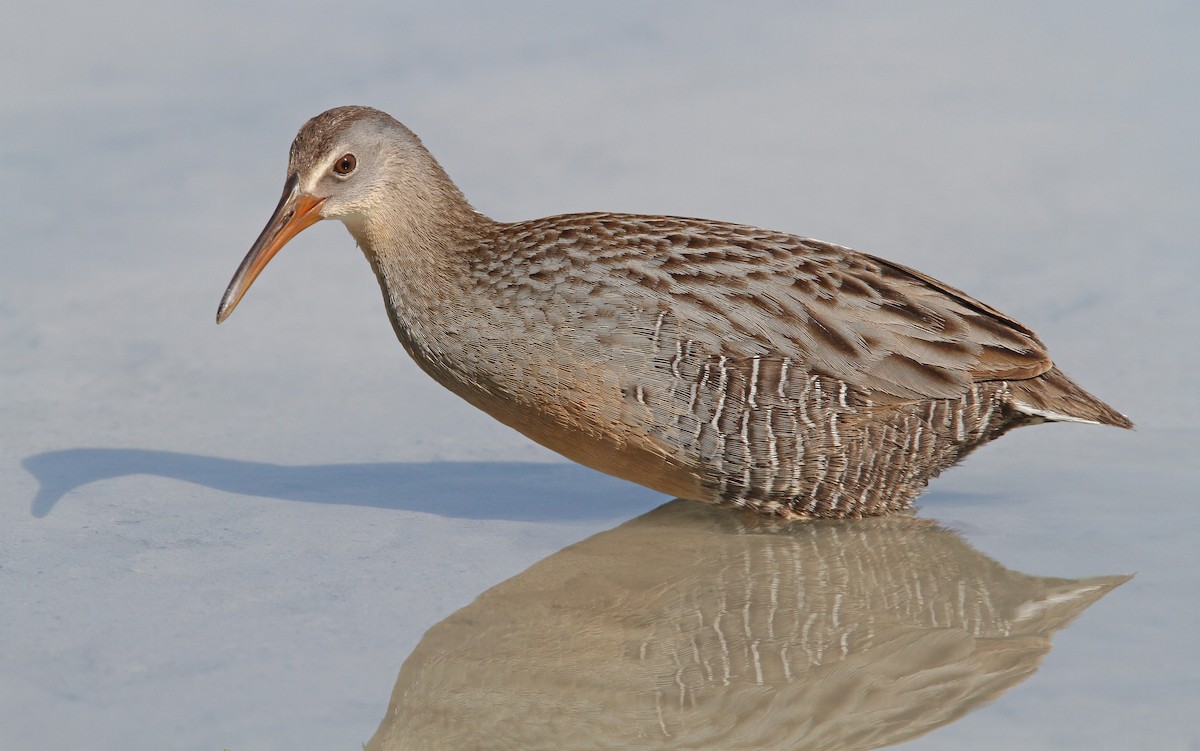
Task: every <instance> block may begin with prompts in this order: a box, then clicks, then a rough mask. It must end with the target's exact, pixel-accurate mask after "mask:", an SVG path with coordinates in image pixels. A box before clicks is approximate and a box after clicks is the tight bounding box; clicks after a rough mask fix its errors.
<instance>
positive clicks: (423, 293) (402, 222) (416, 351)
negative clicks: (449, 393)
mask: <svg viewBox="0 0 1200 751" xmlns="http://www.w3.org/2000/svg"><path fill="white" fill-rule="evenodd" d="M439 177H440V179H438V180H433V181H428V180H427V181H421V182H420V183H418V185H419V186H421V187H417V186H411V185H410V186H406V187H405V190H403V191H400V192H398V193H397V194H395V195H393V196H390V197H389V199H388V200H386V201H384V202H382V203H381V205H379V206H376V207H374V208H373V209H372V210H371V211H369V212H366V213H365V215H364V216H361V217H355V218H352V219H349V220H345V224H346V226H347V228H348V229H349V230H350V233H351V234H352V235H353V236H354V238H355V240H357V241H358V245H359V247H360V248H361V249H362V251H363V253H364V255H366V257H367V260H368V261H369V262H370V264H371V268H372V270H374V272H375V276H376V278H377V279H378V281H379V286H380V288H381V290H382V291H383V297H384V303H385V305H386V306H387V310H388V316H389V317H390V318H391V321H392V326H393V328H394V329H395V331H396V335H397V337H398V338H399V339H400V341H401V343H402V344H403V345H404V347H405V349H407V350H408V351H409V354H410V355H412V357H413V358H414V359H415V360H416V361H417V362H418V364H420V365H421V366H422V367H423V368H424V369H425V370H427V371H429V372H430V374H431V375H434V377H435V378H436V379H437V380H439V381H442V382H443V383H446V385H451V384H449V383H447V382H446V379H447V378H454V379H457V378H458V377H459V374H451V373H449V372H441V371H443V370H444V369H445V368H446V367H449V366H450V363H452V362H453V361H454V358H453V356H452V355H453V349H454V347H455V344H456V343H455V341H454V337H453V332H454V330H455V329H456V328H457V327H458V326H459V325H460V324H462V323H463V322H465V319H469V318H470V317H471V308H472V306H473V305H474V304H475V303H476V302H477V301H473V299H472V295H471V292H470V287H469V276H470V258H471V256H472V254H473V253H474V252H476V251H477V249H478V248H479V247H480V245H481V244H482V243H483V242H484V241H485V240H486V238H487V237H488V236H489V235H490V234H491V233H492V232H494V228H495V226H496V223H495V222H493V221H492V220H491V219H489V218H487V217H486V216H484V215H482V214H480V213H479V212H477V211H475V210H474V209H473V208H472V207H471V205H470V204H469V203H468V202H467V200H466V199H465V198H464V197H463V195H462V193H461V192H459V190H458V188H457V187H455V186H454V184H453V183H451V182H450V180H449V178H446V177H445V176H444V174H443V175H440V176H439ZM414 188H415V189H414ZM434 371H439V372H434ZM452 388H453V387H452Z"/></svg>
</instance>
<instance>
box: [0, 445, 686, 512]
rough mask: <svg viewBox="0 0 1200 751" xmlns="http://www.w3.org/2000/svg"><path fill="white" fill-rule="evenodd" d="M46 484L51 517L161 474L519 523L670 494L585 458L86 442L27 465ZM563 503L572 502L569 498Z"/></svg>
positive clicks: (261, 492)
mask: <svg viewBox="0 0 1200 751" xmlns="http://www.w3.org/2000/svg"><path fill="white" fill-rule="evenodd" d="M21 464H22V466H23V467H24V468H25V469H26V470H27V471H28V472H29V473H30V474H31V475H33V476H34V478H36V479H37V481H38V491H37V495H36V496H35V497H34V499H33V502H32V507H31V513H32V514H33V515H34V516H36V517H44V516H46V515H47V514H49V513H50V511H51V510H53V508H54V506H55V505H56V504H57V503H58V502H59V501H60V500H62V499H63V497H64V496H66V495H67V494H69V493H71V492H72V491H74V490H76V489H77V488H80V487H82V486H84V485H87V484H89V483H94V482H99V481H102V480H109V479H114V478H118V477H126V476H130V475H153V476H158V477H167V478H171V479H174V480H183V481H185V482H191V483H195V484H197V485H204V486H206V487H209V488H213V489H215V490H220V491H224V492H228V493H237V494H240V495H251V496H260V497H266V498H278V499H280V500H286V501H302V502H305V503H324V504H335V505H355V506H368V507H373V508H389V509H398V510H406V511H421V512H426V513H432V514H438V515H441V516H448V517H457V518H469V519H504V520H511V521H528V520H538V521H547V520H551V521H570V520H580V519H589V518H613V517H629V516H635V515H637V514H640V513H642V512H644V511H646V510H647V509H649V508H652V507H653V506H655V505H656V504H658V503H661V502H662V500H663V496H662V495H660V494H657V493H654V492H653V491H650V490H646V489H644V488H640V487H638V486H636V485H633V484H631V483H628V482H624V481H622V480H618V479H615V478H612V477H608V476H606V475H603V474H600V473H598V472H595V471H593V470H590V469H587V468H585V467H581V466H579V465H576V464H565V463H564V464H551V463H534V462H455V461H448V462H422V463H401V462H380V463H371V464H320V465H313V466H289V465H283V464H268V463H265V462H248V461H240V460H237V459H222V458H219V457H211V456H197V455H195V454H182V453H177V452H173V451H154V450H150V449H131V448H130V449H110V448H77V449H66V450H61V451H47V452H44V453H41V454H35V455H34V456H31V457H28V458H27V459H25V460H24V461H22V462H21ZM564 499H570V501H569V502H564Z"/></svg>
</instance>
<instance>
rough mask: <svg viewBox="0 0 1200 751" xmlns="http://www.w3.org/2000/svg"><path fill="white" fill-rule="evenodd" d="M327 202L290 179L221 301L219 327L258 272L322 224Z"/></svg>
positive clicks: (295, 179)
mask: <svg viewBox="0 0 1200 751" xmlns="http://www.w3.org/2000/svg"><path fill="white" fill-rule="evenodd" d="M324 201H325V199H323V198H313V197H312V196H307V195H304V194H303V193H301V192H300V182H299V179H298V178H297V177H296V176H295V175H292V176H291V177H289V178H288V181H287V183H285V184H284V186H283V198H280V199H279V205H278V206H276V207H275V213H274V214H272V215H271V219H270V221H268V222H267V226H266V227H264V228H263V231H262V234H261V235H259V236H258V239H257V240H255V241H254V245H252V246H250V252H249V253H247V254H246V257H245V258H243V259H242V265H241V266H238V270H237V272H236V273H234V275H233V279H231V280H230V281H229V287H228V288H226V290H225V296H224V297H222V298H221V304H220V305H219V306H218V307H217V323H221V322H222V321H224V320H225V319H226V318H228V317H229V314H230V313H232V312H233V309H234V308H236V307H237V304H238V303H239V302H241V299H242V296H243V295H245V294H246V290H248V289H250V285H251V284H253V283H254V280H255V279H256V278H257V277H258V274H259V272H261V271H262V270H263V269H264V268H266V265H267V263H268V262H269V261H270V260H271V259H272V258H273V257H274V256H275V254H276V253H278V252H279V250H280V248H282V247H283V246H284V245H287V242H288V240H291V239H292V238H293V237H295V236H296V235H298V234H300V232H301V231H302V230H304V229H305V228H307V227H311V226H312V225H314V224H316V223H317V222H319V221H321V213H320V211H319V209H320V208H321V204H322V203H324Z"/></svg>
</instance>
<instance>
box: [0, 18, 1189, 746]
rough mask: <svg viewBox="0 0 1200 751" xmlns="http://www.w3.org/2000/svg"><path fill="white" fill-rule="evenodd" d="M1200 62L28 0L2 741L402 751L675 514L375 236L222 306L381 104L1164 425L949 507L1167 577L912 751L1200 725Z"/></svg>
mask: <svg viewBox="0 0 1200 751" xmlns="http://www.w3.org/2000/svg"><path fill="white" fill-rule="evenodd" d="M1198 44H1200V11H1197V6H1195V4H1193V3H1186V2H1177V3H1170V2H1150V3H1139V4H1136V5H1135V4H1126V3H1116V2H1088V3H1084V2H1071V3H1058V4H1054V5H1053V6H1052V7H1051V6H1048V5H1047V4H1044V3H1032V2H1031V3H972V4H961V3H918V4H905V5H901V4H892V3H865V4H856V5H854V6H852V7H847V6H844V5H834V4H824V3H798V4H783V3H780V4H773V5H762V6H756V7H755V8H754V9H741V10H736V9H733V8H727V7H725V6H724V5H722V4H693V3H658V4H641V3H607V4H605V5H604V6H603V7H602V8H600V7H598V8H595V9H592V10H587V11H585V10H580V9H574V8H568V7H566V6H564V5H562V4H558V3H522V4H517V5H512V6H500V5H493V4H487V3H446V4H439V5H437V6H433V5H428V6H426V5H423V4H422V5H416V4H409V3H346V4H338V5H337V6H336V7H333V6H330V5H328V4H325V5H320V6H317V5H313V6H311V7H305V6H297V5H295V4H284V3H279V4H270V5H268V4H249V5H245V6H243V5H239V4H226V5H211V4H210V5H208V6H204V7H199V6H196V7H180V8H169V7H166V6H160V5H157V4H149V3H136V2H134V3H115V4H107V5H104V6H103V7H101V6H96V5H95V4H84V3H65V4H55V5H45V6H42V7H39V8H36V9H35V8H34V7H32V5H30V4H26V5H24V6H21V7H14V8H12V9H8V10H6V12H5V23H4V24H2V25H0V70H3V71H4V73H3V76H2V77H0V164H2V165H3V167H2V168H0V176H2V177H3V184H4V200H3V201H0V445H2V447H3V448H2V453H0V602H3V603H4V613H5V614H4V616H3V617H2V618H0V748H6V749H7V748H13V749H24V748H122V749H143V748H144V749H164V748H177V749H213V748H229V749H232V750H233V751H243V750H245V749H284V748H287V749H293V748H299V749H305V748H313V749H327V748H359V747H360V744H361V743H363V742H365V741H366V740H367V739H368V738H370V737H371V735H372V733H374V732H375V729H376V727H377V726H378V725H379V723H380V721H381V719H382V718H383V715H384V712H385V709H386V706H387V701H388V695H389V694H390V692H391V691H392V687H393V684H394V682H395V681H396V677H397V672H398V671H399V668H400V665H401V663H402V662H403V661H404V659H405V658H406V657H407V656H408V655H409V653H410V652H412V650H413V649H414V647H415V646H416V645H417V643H418V642H419V641H420V639H421V637H422V635H423V634H424V633H425V632H426V630H427V629H429V628H430V627H432V626H434V625H435V624H436V623H438V622H440V621H442V620H443V619H444V618H446V617H447V616H448V615H450V614H451V613H452V612H454V611H455V610H457V609H458V608H461V607H463V606H465V605H467V604H468V603H470V602H471V601H472V600H473V599H474V598H475V597H476V596H477V595H479V594H480V593H481V592H483V591H484V590H485V589H487V588H488V587H490V586H492V585H495V584H497V583H499V582H502V581H505V580H507V579H509V578H510V577H513V576H515V575H517V574H519V573H520V572H522V571H524V570H525V569H527V568H528V567H529V566H531V565H533V564H535V563H537V562H538V561H540V560H543V559H545V558H547V557H548V556H551V555H552V554H554V553H555V552H556V551H559V550H560V549H562V548H563V547H565V546H567V545H569V544H571V543H573V542H575V541H578V540H581V539H583V538H586V537H588V536H589V535H591V534H594V533H597V532H601V531H603V530H607V529H610V528H612V527H615V526H616V525H618V524H620V523H622V522H624V521H626V520H628V519H630V518H632V517H634V516H637V515H638V514H640V513H642V512H643V511H646V510H649V509H651V508H653V507H655V506H657V505H659V504H660V503H661V502H663V501H665V500H667V499H666V498H663V497H661V496H658V495H656V494H654V493H651V492H649V491H646V490H643V489H641V488H638V487H635V486H631V485H627V484H625V483H621V482H619V481H616V480H611V479H608V478H603V477H600V476H598V475H595V474H594V473H591V472H589V471H587V470H583V469H579V468H577V467H574V466H570V465H563V464H558V463H555V462H558V459H557V457H555V456H554V455H553V454H550V453H549V452H546V451H544V450H542V449H540V448H538V447H536V446H533V445H531V444H529V443H528V442H526V441H525V440H524V439H522V438H521V437H520V436H517V435H516V434H514V433H511V432H510V431H508V430H506V429H504V428H502V427H500V426H498V425H496V424H494V423H493V422H491V421H490V420H489V418H487V417H485V416H484V415H482V414H479V413H476V412H475V411H473V410H472V409H471V408H470V407H468V406H467V405H465V404H463V403H460V402H458V401H456V400H455V398H454V397H452V396H451V395H450V394H448V393H446V392H444V391H442V390H440V388H439V387H437V386H436V385H435V384H433V383H432V382H431V381H429V380H428V379H427V378H426V377H425V376H424V375H423V374H421V373H420V372H419V371H418V370H417V368H416V367H415V366H414V365H413V364H412V363H411V361H409V360H408V359H407V357H406V356H405V355H404V353H403V351H402V349H401V348H400V346H399V345H398V344H396V343H395V341H394V339H393V336H392V332H391V329H390V326H389V325H388V324H387V322H386V319H385V317H384V315H383V311H382V306H381V304H380V301H379V299H378V298H379V293H378V290H377V289H376V286H375V282H374V280H373V279H372V278H371V274H370V272H369V269H368V267H367V265H366V264H365V263H364V262H363V261H362V258H361V254H360V253H359V252H358V251H357V250H355V249H354V247H353V242H352V241H351V239H350V238H349V236H348V235H347V234H346V233H345V231H344V230H342V229H341V228H340V227H337V226H334V225H328V226H325V225H322V226H318V227H316V228H314V229H312V230H309V231H307V232H306V233H305V234H304V235H303V236H302V237H300V238H298V239H297V240H295V241H293V243H292V244H291V245H290V246H289V247H288V249H287V250H286V251H285V252H284V253H282V254H281V255H280V256H279V257H278V258H277V259H276V260H275V261H274V262H273V263H272V265H271V267H270V268H269V269H268V270H267V271H266V272H265V273H264V275H263V277H262V278H261V279H260V280H259V281H258V283H257V284H256V285H255V287H254V289H253V290H252V292H251V293H250V294H249V295H248V296H247V298H246V300H245V301H244V302H243V304H242V305H241V306H240V307H239V309H238V311H237V313H236V315H235V316H233V317H232V318H231V319H230V321H228V322H227V323H226V324H225V325H223V326H221V327H220V328H217V327H216V326H215V325H214V324H213V316H214V313H215V309H216V303H217V300H218V299H219V297H220V294H221V292H222V291H223V290H224V287H225V284H226V283H227V282H228V279H229V277H230V275H231V274H232V273H233V270H234V269H235V268H236V266H237V264H238V262H239V261H240V259H241V257H242V255H243V253H244V252H245V250H246V249H247V248H248V247H249V244H250V243H251V242H252V241H253V239H254V237H255V236H256V235H257V233H258V231H259V230H260V229H261V225H262V224H263V222H265V220H266V218H267V215H268V214H269V212H270V210H271V208H272V207H273V206H274V205H275V202H276V200H277V198H278V191H279V190H280V187H281V185H282V181H283V177H284V174H283V170H284V165H285V160H286V153H287V147H288V144H289V143H290V140H291V138H292V136H293V135H294V133H295V131H296V129H297V128H298V127H299V125H300V124H301V123H302V122H303V121H304V120H305V119H306V118H307V117H309V116H311V115H313V114H316V113H317V112H319V111H321V110H323V109H325V108H327V107H330V106H334V105H339V104H348V103H359V104H370V105H374V106H377V107H380V108H382V109H385V110H387V111H389V112H390V113H392V114H393V115H395V116H396V117H398V118H399V119H401V120H403V121H404V122H405V123H407V124H408V125H409V126H410V127H412V128H413V129H414V130H415V131H416V132H417V133H418V134H419V135H421V137H422V138H423V139H424V141H425V143H426V144H427V145H428V146H429V147H430V149H431V150H432V151H433V153H434V154H435V155H436V156H437V157H438V158H439V159H440V160H441V161H442V162H443V164H444V166H445V167H446V168H447V170H448V171H449V172H450V174H451V175H452V176H453V177H454V178H455V179H456V181H457V182H458V183H459V185H460V186H461V187H462V188H463V190H464V191H465V192H466V194H467V196H468V197H469V198H470V199H471V200H472V201H473V202H474V204H475V205H476V207H477V208H479V209H480V210H482V211H484V212H485V213H488V214H490V215H491V216H494V217H496V218H499V219H509V220H512V219H523V218H530V217H535V216H541V215H546V214H552V213H557V212H564V211H576V210H600V209H605V210H621V211H639V212H654V213H671V214H682V215H696V216H707V217H713V218H720V219H727V220H733V221H741V222H747V223H751V224H758V225H763V226H767V227H772V228H776V229H780V230H787V231H791V232H796V233H798V234H804V235H809V236H813V237H818V238H821V239H825V240H830V241H833V242H838V243H841V244H846V245H850V246H853V247H858V248H861V249H863V250H866V251H869V252H873V253H877V254H879V255H883V256H885V257H888V258H891V259H894V260H896V261H899V262H902V263H906V264H909V265H912V266H915V267H917V268H919V269H922V270H923V271H926V272H928V273H931V274H933V275H934V276H936V277H938V278H941V279H943V280H945V281H947V282H949V283H951V284H954V285H956V286H959V287H961V288H963V289H966V290H967V291H969V292H971V293H972V294H975V295H977V296H979V297H980V298H982V299H983V300H985V301H987V302H988V303H990V304H993V305H995V306H997V307H999V308H1000V309H1002V310H1004V311H1006V312H1008V313H1010V314H1012V315H1013V316H1015V317H1016V318H1018V319H1019V320H1021V321H1023V322H1025V323H1026V324H1028V325H1030V326H1031V327H1033V328H1034V329H1035V330H1036V331H1038V333H1039V334H1040V335H1041V336H1042V337H1043V339H1044V340H1045V341H1046V342H1047V343H1048V344H1049V346H1050V348H1051V351H1052V353H1053V354H1054V355H1055V358H1056V360H1057V362H1058V363H1059V364H1060V366H1061V367H1062V368H1063V369H1064V370H1065V371H1066V372H1067V373H1069V374H1070V375H1072V376H1073V377H1075V378H1077V379H1078V380H1079V381H1080V382H1081V383H1082V384H1084V385H1085V386H1086V387H1087V388H1089V389H1090V390H1092V391H1094V392H1095V393H1097V394H1098V395H1100V396H1102V397H1103V398H1105V399H1107V400H1108V401H1110V402H1111V403H1112V404H1114V405H1115V406H1116V407H1118V408H1119V409H1122V410H1124V411H1125V412H1127V413H1128V414H1129V415H1130V416H1131V417H1132V418H1133V419H1134V420H1135V421H1136V422H1137V423H1138V430H1137V432H1134V433H1129V432H1122V431H1117V430H1104V429H1100V428H1092V427H1084V426H1048V427H1039V428H1031V429H1028V430H1021V431H1018V432H1017V433H1014V434H1012V435H1010V436H1007V437H1005V438H1004V439H1002V440H1001V441H999V442H997V443H996V444H993V445H991V446H989V447H986V448H985V449H983V450H982V451H981V452H980V453H979V454H977V455H976V456H974V457H972V458H971V460H970V461H969V462H968V463H967V464H966V465H964V466H962V467H959V468H957V469H955V470H953V471H951V472H950V473H948V474H947V475H946V476H944V477H943V478H941V479H939V480H937V481H936V482H935V484H934V485H933V489H932V492H930V493H929V494H928V495H927V496H926V497H925V498H924V499H923V501H922V504H921V515H922V516H923V517H926V518H930V519H937V520H939V521H941V522H942V523H944V524H946V525H948V526H950V527H952V528H954V529H956V530H958V531H960V532H962V533H963V534H964V536H965V539H966V541H967V542H968V543H969V544H970V545H971V546H973V547H974V548H976V549H978V550H979V551H980V552H982V553H984V554H985V555H987V556H989V557H991V558H993V559H995V560H996V561H998V562H999V563H1000V564H1002V565H1003V566H1005V567H1007V568H1010V569H1013V570H1016V571H1021V572H1027V573H1031V574H1037V575H1043V576H1062V577H1073V578H1077V577H1088V576H1095V575H1103V574H1120V573H1134V574H1136V576H1135V578H1134V579H1133V580H1132V581H1130V582H1128V583H1127V584H1125V585H1123V586H1121V587H1120V588H1118V589H1116V590H1115V591H1113V592H1112V593H1110V594H1109V595H1107V596H1106V597H1105V598H1104V599H1103V600H1101V601H1100V602H1099V603H1097V604H1096V605H1094V606H1093V607H1091V608H1090V609H1089V610H1087V612H1085V613H1084V614H1083V615H1082V616H1081V617H1080V618H1079V619H1078V620H1077V621H1076V622H1075V623H1074V624H1072V625H1071V626H1070V627H1068V628H1066V629H1065V630H1063V631H1061V632H1059V633H1058V634H1057V635H1056V636H1055V639H1054V649H1053V651H1051V652H1050V654H1049V655H1048V656H1047V657H1046V659H1045V660H1044V662H1043V664H1042V666H1041V668H1040V670H1039V671H1038V673H1037V674H1036V675H1034V676H1033V677H1032V678H1030V679H1029V680H1027V681H1026V682H1024V683H1022V684H1020V685H1018V686H1016V687H1014V688H1012V689H1011V690H1009V691H1008V692H1006V693H1005V694H1003V695H1002V696H1001V697H999V698H998V699H997V700H996V701H994V702H993V703H991V704H989V705H987V706H986V707H984V708H982V709H978V710H976V711H974V712H972V713H970V714H969V715H967V716H966V717H965V718H963V719H961V720H959V721H958V722H955V723H953V724H950V725H948V726H946V727H943V728H940V729H937V730H934V731H933V732H931V733H929V734H928V735H925V736H923V737H921V738H919V739H916V740H913V741H911V742H909V744H908V745H907V746H905V747H906V748H913V749H957V748H963V747H968V746H969V747H971V748H974V749H1010V748H1018V747H1020V748H1036V749H1094V748H1111V749H1133V748H1155V749H1197V748H1200V719H1198V716H1197V711H1196V710H1197V709H1198V708H1200V679H1198V678H1197V675H1198V673H1200V648H1198V647H1197V640H1196V638H1195V634H1196V632H1197V628H1200V626H1198V625H1197V624H1198V623H1200V606H1198V605H1197V599H1198V595H1200V573H1198V572H1200V566H1198V564H1200V552H1198V550H1200V543H1198V542H1197V541H1198V540H1200V504H1198V503H1197V490H1196V487H1197V480H1198V479H1200V460H1198V458H1197V451H1198V449H1200V441H1198V438H1200V434H1198V431H1197V428H1196V427H1195V426H1196V422H1197V418H1198V416H1200V408H1198V400H1197V396H1196V389H1195V385H1194V383H1195V379H1196V375H1195V374H1196V370H1197V365H1198V364H1200V356H1198V355H1197V345H1196V342H1197V341H1200V294H1198V293H1197V291H1196V288H1197V281H1198V280H1200V210H1198V207H1200V147H1198V146H1197V144H1198V143H1200V141H1198V140H1197V137H1196V134H1197V133H1198V132H1200V95H1198V94H1197V92H1200V55H1197V53H1196V50H1197V49H1198V48H1200V47H1198ZM548 463H549V464H548Z"/></svg>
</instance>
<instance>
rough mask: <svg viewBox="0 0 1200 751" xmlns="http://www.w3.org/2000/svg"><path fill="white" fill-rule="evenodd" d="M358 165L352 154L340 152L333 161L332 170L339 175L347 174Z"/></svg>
mask: <svg viewBox="0 0 1200 751" xmlns="http://www.w3.org/2000/svg"><path fill="white" fill-rule="evenodd" d="M357 166H358V160H357V159H355V158H354V155H353V154H342V156H341V158H339V159H338V160H337V161H336V162H334V163H333V171H334V172H336V173H337V174H339V175H348V174H350V173H351V172H353V171H354V168H355V167H357Z"/></svg>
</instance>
